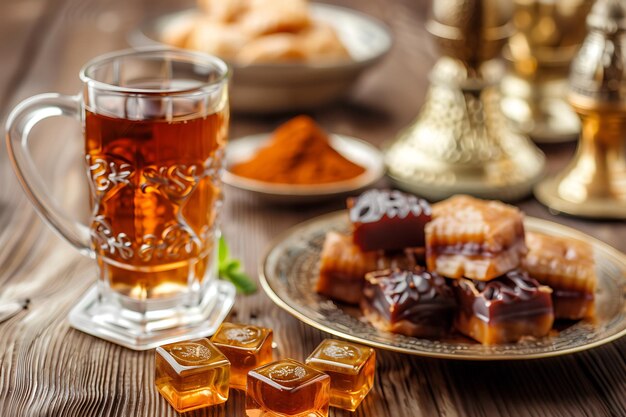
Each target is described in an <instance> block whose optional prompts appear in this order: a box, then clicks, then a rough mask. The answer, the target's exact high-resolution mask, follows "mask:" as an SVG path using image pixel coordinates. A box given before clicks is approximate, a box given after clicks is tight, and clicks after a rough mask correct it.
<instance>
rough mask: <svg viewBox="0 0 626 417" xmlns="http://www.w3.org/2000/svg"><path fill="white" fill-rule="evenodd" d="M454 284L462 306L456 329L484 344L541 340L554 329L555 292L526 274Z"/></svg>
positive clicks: (512, 273) (467, 280)
mask: <svg viewBox="0 0 626 417" xmlns="http://www.w3.org/2000/svg"><path fill="white" fill-rule="evenodd" d="M452 285H453V288H454V292H455V293H456V298H457V302H458V304H459V312H458V314H457V316H456V319H455V327H456V329H457V330H458V331H459V332H461V333H463V334H464V335H466V336H469V337H471V338H472V339H475V340H477V341H479V342H480V343H482V344H483V345H494V344H498V343H509V342H517V341H518V340H520V339H521V338H522V337H524V336H532V337H542V336H545V335H547V334H548V332H549V331H550V329H551V328H552V323H553V322H554V312H553V309H552V298H551V294H552V290H551V289H550V288H549V287H546V286H544V285H541V284H539V282H537V281H536V280H534V279H532V278H529V277H528V275H527V274H526V273H525V272H522V271H511V272H509V273H507V274H506V275H505V276H502V277H500V278H497V279H494V280H492V281H489V282H484V281H471V280H469V279H459V280H455V281H453V284H452Z"/></svg>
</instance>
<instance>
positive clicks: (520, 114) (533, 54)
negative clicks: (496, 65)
mask: <svg viewBox="0 0 626 417" xmlns="http://www.w3.org/2000/svg"><path fill="white" fill-rule="evenodd" d="M514 4H515V12H514V14H513V25H514V26H515V33H514V34H513V35H512V36H511V38H510V39H509V42H508V45H507V47H506V48H505V50H504V57H505V58H507V59H508V61H509V71H508V72H507V75H506V76H505V77H504V79H503V80H502V85H501V90H502V96H503V98H502V110H503V111H504V114H505V115H506V116H507V117H508V118H509V120H511V122H512V123H513V124H514V127H515V128H516V129H518V130H520V131H522V132H524V133H525V134H528V135H529V136H530V137H531V138H532V139H533V140H534V141H535V142H540V143H556V142H564V141H570V140H574V139H576V138H577V137H578V135H579V133H580V120H579V119H578V116H577V115H576V113H574V110H573V109H572V108H571V106H570V105H569V104H568V103H567V101H566V97H567V89H568V86H567V76H568V73H569V67H570V64H571V62H572V60H573V59H574V56H576V53H577V52H578V49H579V48H580V44H581V43H582V41H583V39H584V37H585V34H586V33H587V31H586V29H585V18H586V17H587V14H588V13H589V10H590V9H591V5H592V4H593V1H592V0H557V1H554V0H552V1H546V0H514Z"/></svg>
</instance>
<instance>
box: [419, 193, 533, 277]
mask: <svg viewBox="0 0 626 417" xmlns="http://www.w3.org/2000/svg"><path fill="white" fill-rule="evenodd" d="M523 220H524V216H523V213H522V212H521V211H520V210H518V209H517V208H515V207H513V206H509V205H507V204H504V203H501V202H499V201H485V200H479V199H476V198H473V197H469V196H465V195H459V196H454V197H451V198H449V199H447V200H445V201H442V202H440V203H437V204H435V205H433V221H431V222H430V223H428V224H427V225H426V265H427V266H428V270H429V271H436V272H438V273H439V274H441V275H443V276H445V277H448V278H455V279H459V278H463V277H465V278H471V279H475V280H480V281H488V280H490V279H493V278H496V277H498V276H500V275H502V274H505V273H507V272H509V271H511V270H513V269H515V268H518V267H519V265H520V262H521V259H522V257H523V256H524V254H525V253H526V244H525V242H524V224H523Z"/></svg>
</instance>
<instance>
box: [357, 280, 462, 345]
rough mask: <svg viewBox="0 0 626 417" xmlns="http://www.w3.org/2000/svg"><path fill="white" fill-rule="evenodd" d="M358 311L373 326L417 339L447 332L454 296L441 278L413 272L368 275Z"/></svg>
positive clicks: (450, 321)
mask: <svg viewBox="0 0 626 417" xmlns="http://www.w3.org/2000/svg"><path fill="white" fill-rule="evenodd" d="M365 280H366V283H365V288H364V289H363V299H362V300H361V310H362V311H363V314H364V316H365V317H366V318H367V319H368V320H369V321H370V322H371V323H372V325H374V327H376V328H378V329H380V330H384V331H389V332H393V333H401V334H404V335H407V336H416V337H428V338H434V337H440V336H443V335H445V334H446V333H448V331H449V330H450V329H451V327H452V321H453V318H454V314H455V312H456V302H455V299H454V294H453V293H452V290H451V289H450V287H448V285H447V284H446V281H445V279H444V278H443V277H441V276H439V275H437V274H436V273H430V272H426V271H424V270H422V269H420V268H417V269H414V270H400V269H395V270H384V271H375V272H371V273H368V274H367V275H366V276H365Z"/></svg>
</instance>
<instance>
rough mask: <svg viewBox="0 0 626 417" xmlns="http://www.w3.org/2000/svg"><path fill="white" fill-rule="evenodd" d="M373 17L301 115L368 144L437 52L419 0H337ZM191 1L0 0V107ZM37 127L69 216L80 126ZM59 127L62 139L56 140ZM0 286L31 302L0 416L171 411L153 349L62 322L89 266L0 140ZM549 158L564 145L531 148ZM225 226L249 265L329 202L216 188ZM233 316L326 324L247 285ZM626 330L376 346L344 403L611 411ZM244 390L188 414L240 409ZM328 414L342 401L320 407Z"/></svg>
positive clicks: (615, 234)
mask: <svg viewBox="0 0 626 417" xmlns="http://www.w3.org/2000/svg"><path fill="white" fill-rule="evenodd" d="M336 3H338V4H343V5H346V6H349V7H352V8H355V9H359V10H362V11H364V12H366V13H369V14H371V15H374V16H377V17H379V18H380V19H382V20H384V21H385V22H387V24H388V25H389V26H390V27H391V28H392V30H393V32H394V35H395V45H394V48H393V50H392V52H391V53H390V54H389V56H388V57H387V59H386V60H385V61H384V62H383V63H381V64H380V65H379V66H378V67H377V68H376V69H375V70H374V71H372V72H370V73H368V74H367V75H366V76H365V77H364V78H363V79H362V80H361V81H360V82H359V84H358V87H357V88H356V89H355V91H354V93H353V94H352V95H351V97H350V98H349V99H347V100H345V101H343V102H342V103H338V104H337V105H333V106H328V107H326V108H323V109H320V110H318V111H316V112H314V113H313V115H314V116H315V117H316V118H317V119H318V120H319V121H320V122H321V123H322V124H323V125H324V126H325V127H326V128H327V129H329V130H331V131H334V132H338V133H344V134H349V135H353V136H356V137H361V138H363V139H365V140H368V141H370V142H372V143H375V144H381V143H382V142H384V141H386V140H389V139H392V138H393V137H394V135H395V134H396V132H398V130H400V129H401V128H402V127H404V126H405V125H407V124H408V123H409V122H410V121H411V120H412V118H413V117H414V116H415V115H416V112H417V109H418V108H419V106H420V104H421V103H422V102H423V99H424V94H425V88H426V86H427V81H426V77H427V72H428V70H429V68H430V67H431V65H432V64H433V62H434V59H435V57H436V49H435V48H434V46H433V45H432V42H431V41H430V40H429V38H428V36H427V35H426V33H425V30H424V27H423V21H424V18H425V11H426V9H427V2H426V1H424V0H422V1H410V0H394V1H390V0H367V1H365V0H360V1H359V0H342V1H336ZM186 5H191V3H189V2H180V1H175V0H137V1H128V0H8V1H3V2H0V54H1V55H0V56H2V57H3V63H2V65H0V118H1V119H2V121H4V119H5V118H6V116H7V114H8V111H9V110H10V109H11V108H12V107H13V106H14V105H15V104H16V103H17V102H19V101H20V100H22V99H24V98H26V97H28V96H30V95H33V94H36V93H40V92H45V91H59V92H62V93H66V94H74V93H75V92H77V91H78V90H79V87H80V85H79V82H78V79H77V72H78V70H79V68H80V66H81V65H82V64H83V63H84V62H85V61H87V60H88V59H89V58H91V57H93V56H95V55H97V54H100V53H103V52H106V51H111V50H116V49H120V48H124V47H126V46H127V43H126V34H127V33H128V32H129V31H130V30H132V28H134V27H135V26H136V25H137V24H138V23H139V22H141V21H142V20H143V19H146V18H149V17H151V16H156V15H158V14H161V13H165V12H168V11H171V10H176V9H177V8H182V7H185V6H186ZM289 116H291V115H282V116H276V117H262V118H261V117H252V116H242V115H234V117H233V121H232V127H231V137H233V138H236V137H240V136H243V135H246V134H250V133H257V132H265V131H269V130H271V129H272V128H273V127H274V126H276V125H277V124H278V123H280V122H282V121H284V120H286V119H287V118H288V117H289ZM35 134H36V138H35V139H36V146H37V150H38V151H37V152H35V153H36V160H37V162H38V165H39V166H40V168H41V170H42V171H43V172H44V176H45V177H46V178H48V179H50V182H49V184H48V185H49V187H50V188H51V190H52V192H53V193H54V194H55V196H57V197H58V198H59V199H60V200H62V201H64V208H65V209H66V210H68V211H69V212H71V213H76V215H81V214H82V213H83V211H82V210H81V207H82V206H83V201H86V200H85V198H86V197H85V193H84V191H82V189H83V188H82V187H81V186H82V185H84V184H83V183H82V182H81V181H83V180H82V177H81V173H80V168H79V161H80V159H79V153H80V148H81V143H80V140H79V139H78V137H79V134H80V131H79V128H78V127H77V126H75V125H74V124H73V122H71V121H67V122H49V123H48V122H47V123H46V124H45V125H43V126H42V127H41V128H40V129H37V131H36V132H35ZM64 140H65V141H67V142H68V143H69V145H68V146H56V144H57V143H64V142H62V141H64ZM0 149H1V150H0V299H9V298H15V297H29V298H31V299H32V308H30V309H29V310H28V311H26V312H24V313H21V314H20V315H18V316H16V317H14V318H13V319H11V320H9V321H7V322H5V323H2V324H0V416H3V417H5V416H6V417H14V416H29V417H30V416H54V417H56V416H81V417H82V416H133V417H134V416H175V415H176V413H175V412H174V411H173V409H171V408H170V407H169V405H167V403H166V402H165V400H163V399H162V398H161V397H160V396H159V395H158V394H157V392H156V390H155V388H154V386H153V376H154V370H153V367H154V358H153V353H152V352H144V353H141V352H133V351H130V350H127V349H124V348H122V347H119V346H116V345H113V344H110V343H107V342H104V341H101V340H99V339H96V338H93V337H90V336H87V335H84V334H82V333H80V332H78V331H76V330H73V329H71V328H70V327H69V325H68V322H67V318H66V317H67V314H68V312H69V310H70V308H71V307H72V306H73V305H74V303H75V301H76V300H77V298H78V297H79V296H80V295H81V294H82V292H84V291H85V290H86V289H87V288H88V287H89V286H90V285H91V284H92V283H93V282H94V267H93V265H92V263H91V262H90V261H89V260H86V259H82V258H81V257H80V256H79V255H77V254H76V253H75V252H74V251H73V249H72V248H71V247H69V245H68V244H66V243H65V242H63V241H62V240H61V239H60V238H58V237H56V236H55V235H54V234H53V233H52V232H50V231H49V230H48V229H47V228H46V227H45V226H43V225H42V223H41V221H40V220H39V219H38V217H36V216H35V215H34V213H33V210H32V208H31V207H30V206H29V204H28V203H27V202H26V200H25V198H24V197H23V196H22V194H21V191H20V190H19V187H18V185H17V183H16V180H15V178H14V176H13V174H12V172H11V169H10V167H9V165H8V161H7V157H6V151H5V150H4V147H0ZM544 151H546V153H547V155H548V157H549V170H550V172H554V171H556V170H558V169H560V168H562V167H563V165H564V164H565V163H566V162H567V160H568V159H569V158H570V157H571V154H572V152H573V147H572V146H571V145H566V146H551V147H548V148H544ZM226 192H227V196H226V205H225V211H224V217H223V222H224V227H223V229H224V232H225V234H226V236H227V238H228V240H229V242H230V244H231V246H232V248H233V252H234V253H235V254H236V255H237V256H239V257H241V258H242V259H243V261H244V264H245V266H246V269H247V270H248V271H255V270H256V267H257V263H258V262H259V260H260V259H261V257H262V255H263V253H264V251H265V250H266V245H267V244H268V242H269V241H270V240H271V239H272V238H273V237H274V236H275V235H276V234H277V233H278V232H280V231H282V230H284V229H286V228H288V227H290V226H293V225H295V224H297V223H299V222H301V221H303V220H305V219H308V218H310V217H313V216H316V215H318V214H322V213H325V212H329V211H332V210H336V209H339V208H341V207H342V203H341V202H333V203H328V204H324V205H320V206H311V207H299V208H293V207H292V208H276V207H266V206H260V205H258V204H256V202H255V201H254V200H252V199H251V198H250V196H248V195H246V194H245V193H242V192H238V191H236V190H233V189H227V190H226ZM520 206H521V207H522V208H523V209H524V210H525V211H526V212H527V213H529V214H530V215H534V216H538V217H542V218H548V219H552V220H554V221H557V222H560V223H564V224H567V225H570V226H574V227H576V228H579V229H581V230H583V231H585V232H586V233H589V234H590V235H592V236H595V237H597V238H599V239H601V240H604V241H606V242H607V243H609V244H611V245H613V246H615V247H617V248H618V249H620V250H621V251H626V239H625V238H626V224H624V223H623V222H621V223H618V222H589V221H581V220H577V219H573V218H565V217H554V216H552V215H551V214H550V213H549V212H548V211H547V210H546V209H545V208H544V207H542V206H541V205H539V204H538V203H537V202H536V201H535V200H533V199H528V200H526V201H523V202H521V203H520ZM232 318H233V319H234V320H239V321H243V322H251V323H256V324H259V325H263V326H268V327H272V328H273V329H274V331H275V339H276V342H277V344H278V352H277V353H278V354H279V355H281V356H289V357H293V358H300V359H301V358H303V357H305V356H306V355H307V354H308V352H310V351H311V350H312V349H313V348H314V347H315V346H316V345H317V343H319V342H320V340H321V339H322V338H323V337H324V334H323V333H322V332H320V331H317V330H315V329H312V328H310V327H308V326H306V325H304V324H302V323H300V322H299V321H297V320H296V319H294V318H292V317H291V316H289V315H288V314H287V313H285V312H283V311H282V310H280V309H278V308H277V307H275V306H274V305H273V304H272V303H271V302H270V301H269V299H268V298H267V297H266V296H265V295H264V294H263V293H262V292H259V293H257V294H255V295H253V296H250V297H240V298H239V299H238V302H237V304H236V308H235V309H234V310H233V313H232ZM625 348H626V341H624V340H621V341H617V342H614V343H612V344H609V345H607V346H604V347H600V348H597V349H594V350H592V351H588V352H583V353H579V354H574V355H570V356H567V357H560V358H552V359H544V360H535V361H526V362H499V363H481V362H460V361H444V360H434V359H424V358H418V357H410V356H405V355H400V354H394V353H389V352H383V351H379V352H378V353H379V358H378V359H379V360H378V370H377V374H376V385H375V388H374V390H373V393H372V394H371V395H370V396H369V397H368V399H367V400H366V401H365V403H364V404H363V406H362V407H361V408H360V409H359V410H358V411H357V412H356V413H355V415H356V416H377V417H378V416H380V417H399V416H434V415H443V416H450V417H452V416H493V415H498V414H499V415H511V416H594V417H595V416H624V415H626V363H625V362H626V360H625V356H626V355H625V353H626V349H625ZM243 410H244V398H243V396H242V395H241V394H235V395H234V397H233V398H232V399H231V400H229V402H228V403H227V404H226V405H224V406H220V407H217V408H214V409H209V410H201V411H197V412H195V413H190V414H191V415H197V416H205V415H206V416H229V417H230V416H243V415H244V411H243ZM331 415H333V416H348V415H350V413H348V412H342V411H338V410H333V411H331Z"/></svg>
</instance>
